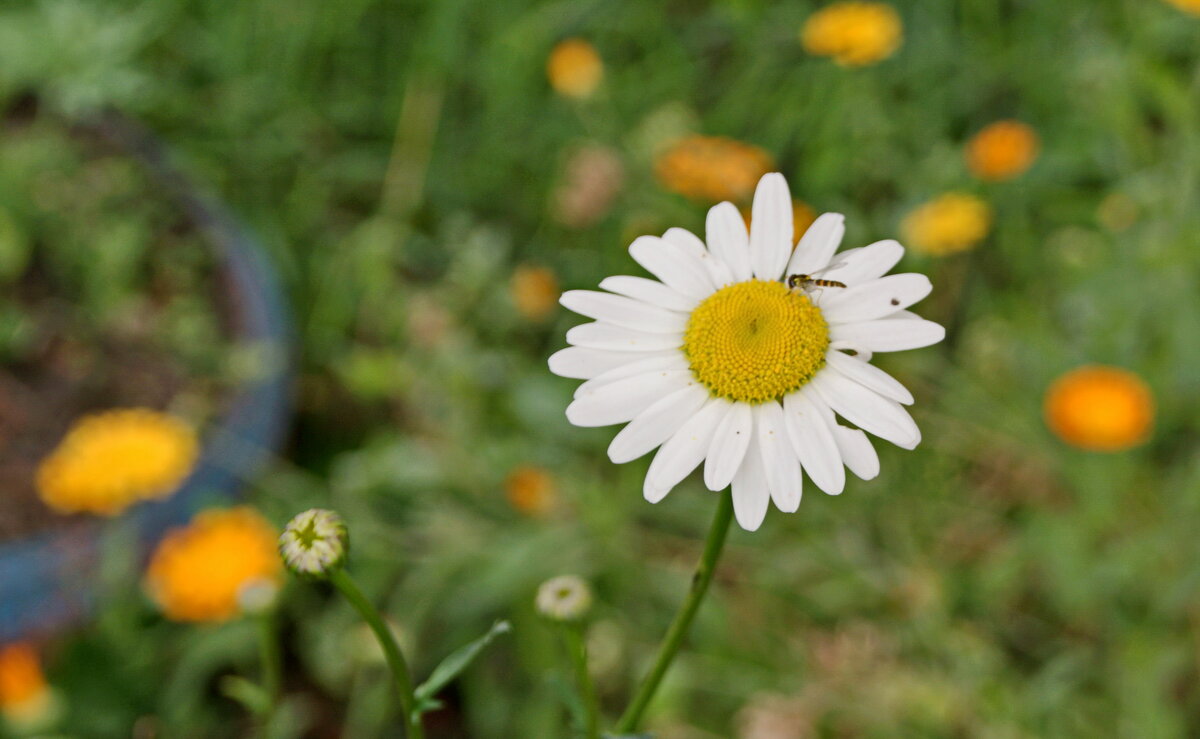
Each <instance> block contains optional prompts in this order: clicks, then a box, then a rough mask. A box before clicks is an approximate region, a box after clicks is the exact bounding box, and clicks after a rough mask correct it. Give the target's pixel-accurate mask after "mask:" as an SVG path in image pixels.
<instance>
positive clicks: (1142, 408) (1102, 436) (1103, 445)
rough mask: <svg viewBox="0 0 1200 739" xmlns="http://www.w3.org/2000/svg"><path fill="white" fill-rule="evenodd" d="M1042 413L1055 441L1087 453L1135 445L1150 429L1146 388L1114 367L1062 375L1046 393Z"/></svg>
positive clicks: (1151, 407) (1150, 410)
mask: <svg viewBox="0 0 1200 739" xmlns="http://www.w3.org/2000/svg"><path fill="white" fill-rule="evenodd" d="M1043 410H1044V412H1045V417H1046V424H1047V425H1048V426H1049V427H1050V430H1051V431H1053V432H1054V433H1055V434H1056V435H1057V436H1058V437H1059V438H1060V439H1062V440H1063V441H1065V442H1067V443H1068V444H1072V445H1074V446H1077V447H1080V448H1081V449H1088V450H1092V451H1100V452H1116V451H1121V450H1123V449H1128V448H1130V447H1133V446H1137V445H1138V444H1141V443H1142V442H1144V441H1145V440H1146V438H1147V437H1148V436H1149V435H1150V431H1151V428H1152V427H1153V425H1154V397H1153V396H1152V395H1151V393H1150V388H1148V387H1147V386H1146V383H1145V382H1143V381H1142V379H1141V378H1140V377H1138V376H1137V375H1135V374H1134V373H1132V372H1130V371H1128V370H1124V369H1121V368H1119V367H1107V366H1103V365H1089V366H1085V367H1080V368H1078V369H1074V370H1072V371H1070V372H1068V373H1066V374H1064V375H1062V376H1061V377H1059V378H1058V379H1057V380H1055V381H1054V384H1053V385H1051V386H1050V389H1049V390H1047V391H1046V399H1045V403H1044V409H1043Z"/></svg>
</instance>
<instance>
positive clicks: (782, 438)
mask: <svg viewBox="0 0 1200 739" xmlns="http://www.w3.org/2000/svg"><path fill="white" fill-rule="evenodd" d="M754 445H755V446H756V447H758V452H759V454H761V455H762V462H763V469H764V470H765V471H766V476H767V487H768V488H769V489H770V491H771V500H773V501H775V507H776V508H778V509H779V510H781V511H783V512H784V513H795V512H796V509H798V508H799V507H800V496H801V493H802V492H803V485H804V482H803V480H804V478H803V476H801V474H800V460H799V459H797V458H796V452H795V451H794V450H793V449H792V442H791V439H789V437H788V435H787V427H786V421H785V420H784V418H783V408H782V407H781V406H780V405H779V403H776V402H774V401H770V402H767V403H760V404H758V405H756V406H754ZM749 453H750V454H753V453H754V450H753V449H752V450H750V452H749Z"/></svg>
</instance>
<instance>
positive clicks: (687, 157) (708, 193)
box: [654, 135, 775, 202]
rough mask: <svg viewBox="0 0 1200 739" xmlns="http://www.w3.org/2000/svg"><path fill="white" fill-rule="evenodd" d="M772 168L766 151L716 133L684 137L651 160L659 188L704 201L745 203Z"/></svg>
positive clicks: (772, 165)
mask: <svg viewBox="0 0 1200 739" xmlns="http://www.w3.org/2000/svg"><path fill="white" fill-rule="evenodd" d="M774 168H775V163H774V162H773V161H772V160H771V156H770V155H769V154H767V152H766V151H764V150H762V149H760V148H758V147H757V146H751V145H750V144H744V143H742V142H741V141H735V140H734V139H728V138H723V137H720V136H695V135H693V136H687V137H685V138H683V139H680V140H679V141H677V142H676V143H675V144H674V145H672V146H671V147H670V148H668V149H667V150H666V151H665V152H663V153H662V154H661V155H659V157H658V159H657V160H656V161H655V163H654V169H655V172H656V173H657V174H658V179H659V181H660V182H662V184H663V187H665V188H667V189H668V190H670V191H672V192H676V193H679V194H680V195H683V196H685V197H689V198H692V199H694V200H701V201H706V202H720V201H722V200H732V201H735V202H738V201H741V202H745V201H747V200H748V199H749V198H750V196H751V195H752V194H753V193H754V187H755V185H757V184H758V181H759V180H760V179H761V178H762V176H763V175H764V174H766V173H767V172H770V171H771V170H773V169H774Z"/></svg>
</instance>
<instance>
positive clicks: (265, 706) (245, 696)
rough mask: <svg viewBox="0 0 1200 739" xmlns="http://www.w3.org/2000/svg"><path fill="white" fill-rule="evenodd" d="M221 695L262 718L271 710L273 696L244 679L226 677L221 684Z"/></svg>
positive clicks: (234, 676)
mask: <svg viewBox="0 0 1200 739" xmlns="http://www.w3.org/2000/svg"><path fill="white" fill-rule="evenodd" d="M220 688H221V693H222V694H223V695H225V697H227V698H232V699H233V700H235V701H237V702H238V703H241V704H242V705H243V706H245V707H246V710H248V711H250V713H253V714H255V715H258V716H261V715H263V714H265V713H267V712H268V711H270V710H271V696H269V695H267V691H265V690H263V689H262V688H261V687H259V686H258V685H255V684H254V683H252V682H250V681H249V680H247V679H246V678H244V677H239V676H237V675H225V676H224V677H222V678H221V682H220Z"/></svg>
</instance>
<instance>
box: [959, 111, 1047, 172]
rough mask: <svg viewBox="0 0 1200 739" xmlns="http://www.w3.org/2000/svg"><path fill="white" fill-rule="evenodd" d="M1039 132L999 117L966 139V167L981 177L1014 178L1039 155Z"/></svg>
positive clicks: (1017, 122) (1018, 122) (1027, 167)
mask: <svg viewBox="0 0 1200 739" xmlns="http://www.w3.org/2000/svg"><path fill="white" fill-rule="evenodd" d="M1038 148H1039V142H1038V136H1037V133H1035V132H1034V130H1033V129H1032V128H1030V127H1029V126H1027V125H1025V124H1024V123H1021V122H1020V121H997V122H996V123H993V124H991V125H990V126H987V127H986V128H984V129H983V130H982V131H980V132H979V133H977V134H975V136H974V138H972V139H971V141H970V142H968V143H967V147H966V158H967V167H968V168H969V169H970V170H971V173H972V174H974V175H975V176H976V177H978V178H979V179H981V180H994V181H999V180H1011V179H1012V178H1014V177H1016V176H1018V175H1020V174H1023V173H1024V172H1025V171H1026V170H1027V169H1029V167H1030V166H1031V165H1032V164H1033V161H1034V160H1035V159H1037V155H1038Z"/></svg>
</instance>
